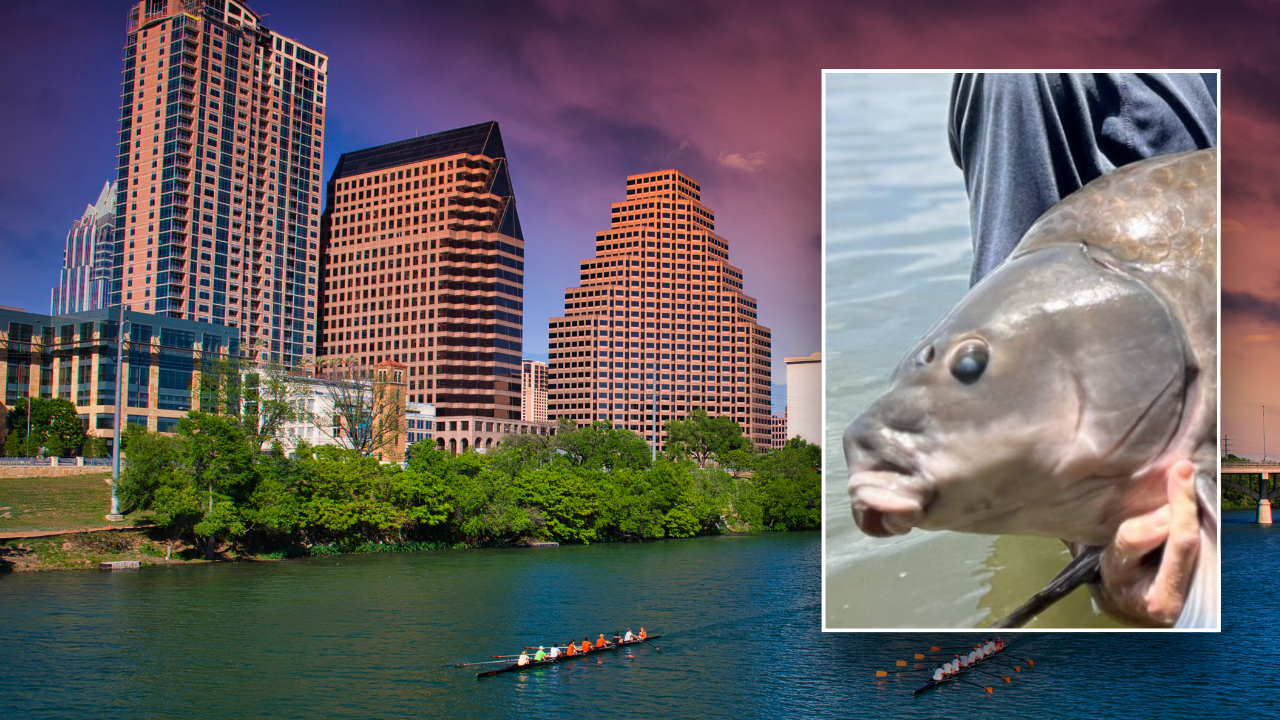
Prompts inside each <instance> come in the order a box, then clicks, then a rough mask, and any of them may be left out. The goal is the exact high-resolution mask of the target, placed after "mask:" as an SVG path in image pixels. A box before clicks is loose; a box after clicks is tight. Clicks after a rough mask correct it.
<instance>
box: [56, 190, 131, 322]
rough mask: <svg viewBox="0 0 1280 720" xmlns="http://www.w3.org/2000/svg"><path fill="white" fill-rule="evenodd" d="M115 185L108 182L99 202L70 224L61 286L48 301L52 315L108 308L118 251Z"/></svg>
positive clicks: (60, 276) (87, 208)
mask: <svg viewBox="0 0 1280 720" xmlns="http://www.w3.org/2000/svg"><path fill="white" fill-rule="evenodd" d="M115 196H116V186H115V183H113V182H111V181H109V180H108V181H107V182H105V183H103V185H102V192H100V193H98V201H97V202H96V203H94V204H93V205H89V206H87V207H85V209H84V214H83V215H81V216H80V219H79V220H76V221H75V222H74V223H72V224H71V230H70V232H68V233H67V247H66V249H65V250H63V251H62V272H61V273H59V277H58V287H56V288H54V289H53V292H52V293H51V297H50V299H49V312H50V313H51V314H53V315H66V314H67V313H73V312H83V311H85V310H97V309H98V308H103V307H106V306H107V289H108V287H109V284H110V282H111V257H112V255H113V253H114V250H115V242H114V240H115V213H113V212H112V210H113V209H114V208H115Z"/></svg>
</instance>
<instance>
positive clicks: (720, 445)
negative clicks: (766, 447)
mask: <svg viewBox="0 0 1280 720" xmlns="http://www.w3.org/2000/svg"><path fill="white" fill-rule="evenodd" d="M665 427H666V430H667V453H668V454H669V455H670V456H671V457H673V458H679V457H691V458H693V459H694V460H696V461H697V463H698V467H706V466H707V461H708V460H710V459H712V458H714V457H717V456H721V455H724V454H725V453H728V452H732V451H733V450H747V451H750V450H751V441H750V440H748V439H747V438H745V437H743V435H742V426H740V425H738V423H736V422H734V421H733V419H732V418H728V417H725V416H723V415H719V416H716V417H709V416H708V415H707V411H706V410H705V409H703V408H694V410H693V412H691V413H689V415H688V416H687V417H685V418H684V419H683V420H668V421H667V422H666V425H665Z"/></svg>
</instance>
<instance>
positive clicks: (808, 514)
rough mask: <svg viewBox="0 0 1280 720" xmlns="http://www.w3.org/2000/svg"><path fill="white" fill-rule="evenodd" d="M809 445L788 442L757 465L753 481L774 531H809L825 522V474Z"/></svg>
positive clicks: (767, 522)
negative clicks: (821, 471)
mask: <svg viewBox="0 0 1280 720" xmlns="http://www.w3.org/2000/svg"><path fill="white" fill-rule="evenodd" d="M796 439H798V438H796ZM800 443H804V441H803V440H801V441H800ZM807 445H808V444H807V443H805V444H804V445H800V444H797V443H793V442H792V441H788V443H787V445H786V446H784V447H783V448H782V449H780V450H775V451H773V452H770V453H768V454H766V455H764V456H763V457H762V458H760V460H759V461H758V462H757V464H756V473H755V477H754V478H753V480H754V483H755V486H756V488H757V493H758V498H759V504H760V507H761V510H762V515H763V518H762V520H763V522H764V524H765V525H766V526H768V527H770V528H772V529H774V530H810V529H817V528H818V527H820V526H821V524H822V476H821V474H820V473H819V472H818V471H817V470H815V469H814V467H813V455H812V453H811V452H810V451H809V450H808V447H806V446H807Z"/></svg>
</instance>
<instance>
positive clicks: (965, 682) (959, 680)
mask: <svg viewBox="0 0 1280 720" xmlns="http://www.w3.org/2000/svg"><path fill="white" fill-rule="evenodd" d="M951 679H952V680H955V681H956V682H962V683H964V684H965V685H972V686H974V687H976V688H982V689H983V690H986V691H987V694H989V695H995V691H994V690H992V689H991V688H989V687H986V686H985V685H979V684H978V683H976V682H969V681H968V680H965V679H964V678H958V677H953V678H951Z"/></svg>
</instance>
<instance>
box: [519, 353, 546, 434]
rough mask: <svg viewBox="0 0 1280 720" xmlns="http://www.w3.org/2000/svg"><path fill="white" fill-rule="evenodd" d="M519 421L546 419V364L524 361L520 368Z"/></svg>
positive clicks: (536, 361)
mask: <svg viewBox="0 0 1280 720" xmlns="http://www.w3.org/2000/svg"><path fill="white" fill-rule="evenodd" d="M521 371H522V372H521V381H520V419H521V420H546V419H547V364H546V363H544V362H541V361H538V360H525V361H524V364H523V366H522V367H521Z"/></svg>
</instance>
